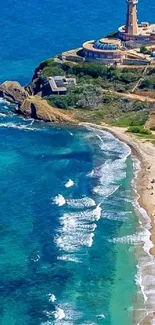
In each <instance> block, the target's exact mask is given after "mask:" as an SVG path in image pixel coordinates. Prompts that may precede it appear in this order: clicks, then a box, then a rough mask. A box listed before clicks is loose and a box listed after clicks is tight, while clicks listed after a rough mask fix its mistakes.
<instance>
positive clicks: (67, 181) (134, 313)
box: [0, 0, 153, 325]
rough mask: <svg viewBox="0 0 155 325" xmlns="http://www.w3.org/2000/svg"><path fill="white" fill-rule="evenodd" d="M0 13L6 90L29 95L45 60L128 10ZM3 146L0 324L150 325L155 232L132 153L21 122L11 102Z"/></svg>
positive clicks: (97, 134) (54, 7) (147, 13)
mask: <svg viewBox="0 0 155 325" xmlns="http://www.w3.org/2000/svg"><path fill="white" fill-rule="evenodd" d="M139 2H140V3H139V16H140V18H141V20H143V21H146V20H150V21H151V20H152V21H153V0H150V2H149V6H148V3H147V1H146V0H143V1H142V0H141V1H139ZM0 9H1V13H2V14H1V22H0V24H1V42H0V56H1V66H0V82H2V81H4V80H18V81H19V82H21V83H22V84H23V85H26V84H27V83H28V82H29V81H30V79H31V76H32V74H33V70H34V68H35V67H36V65H37V64H39V62H40V61H41V60H43V59H45V58H47V57H51V56H53V55H55V54H57V53H59V52H61V51H62V50H66V49H68V48H74V47H77V46H79V45H80V44H81V43H82V42H83V41H84V40H87V39H93V38H98V37H100V36H102V35H104V34H106V33H108V32H110V31H112V30H115V29H116V28H117V26H119V25H121V24H122V23H123V22H124V19H125V9H126V4H125V1H124V0H118V1H117V7H116V3H115V2H112V3H110V2H108V1H105V0H104V1H96V2H92V1H86V0H84V1H83V2H79V1H78V2H77V1H71V0H68V1H66V2H65V3H64V2H63V1H62V0H58V1H56V0H54V1H49V0H45V1H44V2H41V1H40V0H34V1H33V2H32V1H30V0H28V1H25V0H23V1H17V0H15V1H13V2H12V1H10V0H7V1H3V0H2V1H1V3H0ZM86 15H87V18H86ZM107 17H110V19H107ZM77 26H79V28H77ZM101 31H102V32H101ZM0 139H1V141H0V178H1V182H0V184H1V185H0V188H1V204H0V210H1V213H0V238H1V245H0V252H1V255H0V291H1V295H0V306H1V307H0V324H1V325H54V324H57V325H75V324H80V325H102V324H103V325H104V324H105V325H118V324H119V325H124V324H125V325H131V324H138V323H140V320H141V319H142V318H143V316H144V313H145V312H144V309H145V308H144V300H145V298H146V297H145V294H144V291H143V286H142V282H141V273H140V271H141V268H140V265H139V257H140V258H141V260H142V259H143V257H142V256H143V255H142V247H143V246H144V244H145V249H146V246H147V245H146V242H147V240H148V237H149V234H148V231H147V230H144V228H143V226H142V223H139V218H138V213H137V210H136V209H135V204H136V202H135V199H134V193H133V177H134V173H135V168H134V166H135V162H133V160H132V159H131V151H130V148H129V147H128V146H126V145H125V144H123V143H121V142H120V141H119V140H117V139H116V138H115V137H114V136H113V135H111V134H109V133H107V132H105V131H102V130H99V129H96V128H92V127H89V128H88V127H87V128H84V127H75V126H74V127H69V126H66V127H65V126H63V127H62V126H61V125H60V126H59V125H57V126H56V125H51V124H50V123H44V122H40V121H34V120H32V119H24V118H22V117H19V116H16V115H14V113H13V112H12V105H10V104H8V103H7V102H4V101H3V100H1V101H0ZM146 250H147V249H146Z"/></svg>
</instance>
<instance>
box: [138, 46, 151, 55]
mask: <svg viewBox="0 0 155 325" xmlns="http://www.w3.org/2000/svg"><path fill="white" fill-rule="evenodd" d="M140 53H143V54H149V55H150V54H151V51H150V50H148V49H147V47H145V46H141V48H140Z"/></svg>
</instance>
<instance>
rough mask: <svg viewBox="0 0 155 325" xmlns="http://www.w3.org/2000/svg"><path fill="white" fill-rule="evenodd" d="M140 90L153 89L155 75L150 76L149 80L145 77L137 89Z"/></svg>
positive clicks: (154, 86) (154, 87)
mask: <svg viewBox="0 0 155 325" xmlns="http://www.w3.org/2000/svg"><path fill="white" fill-rule="evenodd" d="M139 88H140V89H148V90H149V89H152V90H153V89H155V75H152V76H150V77H149V78H148V77H146V78H145V79H144V80H143V81H142V83H141V85H140V87H139Z"/></svg>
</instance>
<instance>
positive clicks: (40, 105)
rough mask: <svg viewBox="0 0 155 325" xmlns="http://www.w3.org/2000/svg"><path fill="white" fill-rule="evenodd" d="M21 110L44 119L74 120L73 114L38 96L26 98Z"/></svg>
mask: <svg viewBox="0 0 155 325" xmlns="http://www.w3.org/2000/svg"><path fill="white" fill-rule="evenodd" d="M19 110H20V112H21V113H22V114H24V115H27V116H31V117H32V118H37V119H40V120H44V121H50V122H58V123H63V122H67V123H73V122H74V120H73V118H72V116H71V114H69V113H66V112H65V111H63V110H60V109H57V108H54V107H51V106H50V105H49V104H48V103H47V101H46V100H43V99H40V97H38V96H29V98H27V99H25V101H24V102H23V103H22V105H21V106H20V108H19Z"/></svg>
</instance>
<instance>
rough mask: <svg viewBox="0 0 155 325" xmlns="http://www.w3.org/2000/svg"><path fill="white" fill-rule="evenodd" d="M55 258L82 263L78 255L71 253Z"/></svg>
mask: <svg viewBox="0 0 155 325" xmlns="http://www.w3.org/2000/svg"><path fill="white" fill-rule="evenodd" d="M57 260H60V261H66V262H74V263H82V261H81V260H80V259H79V258H78V257H76V256H74V255H71V254H67V255H62V256H58V257H57Z"/></svg>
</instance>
